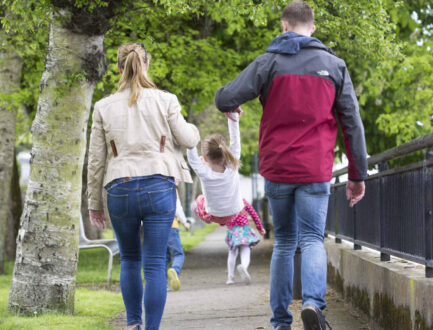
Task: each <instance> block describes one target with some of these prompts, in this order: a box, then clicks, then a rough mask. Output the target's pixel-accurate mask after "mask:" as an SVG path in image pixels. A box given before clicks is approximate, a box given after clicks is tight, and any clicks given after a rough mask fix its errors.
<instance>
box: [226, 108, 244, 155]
mask: <svg viewBox="0 0 433 330" xmlns="http://www.w3.org/2000/svg"><path fill="white" fill-rule="evenodd" d="M231 116H232V117H233V119H235V120H236V121H233V120H231V119H227V122H228V126H229V135H230V151H231V152H232V153H233V155H234V156H235V157H236V158H237V159H240V158H241V136H240V132H239V114H238V113H236V112H233V113H231Z"/></svg>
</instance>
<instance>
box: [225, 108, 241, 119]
mask: <svg viewBox="0 0 433 330" xmlns="http://www.w3.org/2000/svg"><path fill="white" fill-rule="evenodd" d="M242 112H243V111H242V109H241V107H237V108H236V109H234V110H231V111H228V112H224V116H226V117H227V118H228V119H230V120H233V121H237V120H236V119H234V118H233V117H232V113H238V114H239V118H241V116H242Z"/></svg>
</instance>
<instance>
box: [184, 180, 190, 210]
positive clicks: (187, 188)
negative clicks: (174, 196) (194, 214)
mask: <svg viewBox="0 0 433 330" xmlns="http://www.w3.org/2000/svg"><path fill="white" fill-rule="evenodd" d="M190 205H191V184H190V183H185V206H186V207H185V208H184V210H185V216H186V217H190V216H191V206H190Z"/></svg>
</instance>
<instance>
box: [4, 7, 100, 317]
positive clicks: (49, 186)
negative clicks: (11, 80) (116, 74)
mask: <svg viewBox="0 0 433 330" xmlns="http://www.w3.org/2000/svg"><path fill="white" fill-rule="evenodd" d="M68 3H69V2H65V4H68ZM95 12H97V14H99V12H98V11H95ZM89 16H90V14H89ZM71 17H72V19H71ZM68 19H70V20H74V13H73V12H72V11H71V10H70V8H69V9H68V7H67V9H61V10H59V11H57V12H56V13H55V14H54V15H53V18H52V20H51V26H50V36H49V46H48V52H47V58H46V65H45V69H44V73H43V75H42V80H41V84H40V96H39V101H38V108H37V112H36V117H35V119H34V121H33V124H32V134H33V147H32V151H31V170H30V177H29V182H28V188H27V192H26V197H25V203H24V210H23V214H22V216H21V226H20V229H19V232H18V238H17V253H16V260H15V268H14V274H13V279H12V284H11V291H10V296H9V309H10V310H11V311H14V312H18V313H20V314H36V313H42V312H45V311H58V312H64V313H73V310H74V292H75V277H76V268H77V262H78V229H79V217H80V211H81V189H82V167H83V161H84V153H85V150H86V128H87V121H88V117H89V111H90V106H91V102H92V95H93V89H94V86H95V83H96V81H98V80H99V79H100V78H101V77H102V75H103V73H105V68H106V64H105V56H104V52H103V39H104V34H105V31H103V32H101V33H100V34H92V33H89V32H91V31H90V30H91V29H90V28H89V30H86V31H83V33H79V32H71V30H70V29H67V28H65V27H64V26H67V25H66V24H65V21H67V20H68ZM61 22H63V23H61ZM75 23H77V21H75ZM88 23H92V20H88ZM76 27H77V26H75V28H76Z"/></svg>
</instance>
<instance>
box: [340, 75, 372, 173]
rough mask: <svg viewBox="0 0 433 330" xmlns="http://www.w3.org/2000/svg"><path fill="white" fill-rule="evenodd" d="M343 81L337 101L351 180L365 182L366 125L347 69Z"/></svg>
mask: <svg viewBox="0 0 433 330" xmlns="http://www.w3.org/2000/svg"><path fill="white" fill-rule="evenodd" d="M342 74H343V79H342V83H341V86H340V89H339V91H338V93H337V97H336V100H335V108H336V110H337V116H338V119H339V121H340V124H341V127H342V130H343V134H344V142H345V146H346V156H347V159H348V160H349V171H348V172H349V180H351V181H363V180H365V179H366V178H367V151H366V145H365V136H364V125H363V124H362V121H361V116H360V115H359V108H358V101H357V99H356V95H355V90H354V88H353V85H352V81H351V79H350V76H349V73H348V71H347V68H346V67H344V68H343V72H342Z"/></svg>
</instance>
